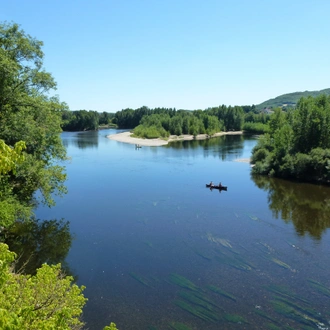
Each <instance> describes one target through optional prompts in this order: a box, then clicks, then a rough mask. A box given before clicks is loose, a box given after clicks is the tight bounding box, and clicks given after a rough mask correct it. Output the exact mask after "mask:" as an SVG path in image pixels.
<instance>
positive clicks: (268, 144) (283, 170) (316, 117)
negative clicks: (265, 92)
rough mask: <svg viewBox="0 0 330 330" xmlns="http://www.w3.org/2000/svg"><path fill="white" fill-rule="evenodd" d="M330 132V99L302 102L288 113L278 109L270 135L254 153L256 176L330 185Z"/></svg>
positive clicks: (270, 125)
mask: <svg viewBox="0 0 330 330" xmlns="http://www.w3.org/2000/svg"><path fill="white" fill-rule="evenodd" d="M329 132H330V96H326V95H321V96H318V97H316V98H312V97H309V98H301V99H300V101H299V102H298V104H297V108H296V109H295V110H292V111H290V112H288V113H285V112H283V111H281V110H280V109H277V110H276V111H275V112H274V114H273V115H272V116H271V118H270V121H269V134H265V135H264V136H263V137H261V138H260V140H259V142H258V144H257V145H256V147H255V148H254V149H253V152H252V163H254V164H255V166H254V167H253V172H254V173H258V174H268V175H272V176H277V177H283V178H292V179H299V180H304V181H317V182H323V183H328V182H329V180H330V135H329Z"/></svg>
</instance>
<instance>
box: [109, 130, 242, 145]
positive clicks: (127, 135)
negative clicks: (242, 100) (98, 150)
mask: <svg viewBox="0 0 330 330" xmlns="http://www.w3.org/2000/svg"><path fill="white" fill-rule="evenodd" d="M132 134H133V133H131V132H123V133H117V134H110V135H107V138H108V139H110V140H114V141H118V142H123V143H129V144H138V145H140V146H145V147H160V146H164V145H167V144H169V143H170V142H175V141H191V140H194V139H195V140H206V139H208V138H213V137H217V136H222V135H241V134H243V131H235V132H219V133H215V134H213V135H211V136H208V135H207V134H199V135H197V136H196V138H194V136H193V135H188V134H184V135H180V136H177V135H170V137H169V138H168V139H167V140H163V139H160V138H157V139H142V138H135V137H132V136H131V135H132Z"/></svg>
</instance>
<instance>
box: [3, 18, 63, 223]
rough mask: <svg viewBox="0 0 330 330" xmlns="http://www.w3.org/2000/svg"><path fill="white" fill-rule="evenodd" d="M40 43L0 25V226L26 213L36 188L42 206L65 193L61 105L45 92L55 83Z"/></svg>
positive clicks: (23, 216)
mask: <svg viewBox="0 0 330 330" xmlns="http://www.w3.org/2000/svg"><path fill="white" fill-rule="evenodd" d="M42 45H43V44H42V42H41V41H38V40H36V39H34V38H32V37H31V36H29V35H28V34H26V33H25V32H24V31H23V30H22V29H20V27H19V25H17V24H8V23H3V24H0V140H2V142H1V147H0V148H1V164H0V166H1V168H2V172H1V173H2V175H1V177H0V180H1V188H0V204H1V206H2V208H1V209H2V211H0V225H5V226H7V225H8V224H10V223H12V222H13V221H14V220H15V218H26V217H28V216H29V215H30V214H31V213H30V212H27V211H28V210H29V209H31V207H32V206H34V205H35V200H34V193H35V192H36V191H37V190H39V191H40V193H41V194H40V196H41V201H42V202H44V203H45V204H47V205H53V203H54V201H53V197H52V195H53V194H54V193H55V194H61V193H64V192H65V187H64V181H65V178H66V176H65V173H64V167H62V166H59V164H58V163H57V161H58V160H64V159H65V157H66V154H65V148H64V147H63V145H62V141H61V138H60V132H61V127H60V124H61V113H62V111H63V110H64V109H67V106H66V104H65V103H61V102H60V101H59V99H58V97H49V96H48V95H47V94H48V92H49V91H50V90H52V89H55V87H56V83H55V81H54V79H53V77H52V76H51V75H50V74H49V73H48V72H46V71H45V70H44V69H43V57H44V54H43V52H42ZM20 141H24V142H20ZM17 143H18V144H17ZM23 144H24V148H23ZM17 148H20V150H18V149H17ZM10 149H11V150H12V151H10ZM16 151H19V152H20V153H19V154H20V156H19V157H20V158H16V159H12V162H13V163H12V165H13V164H14V163H15V166H14V168H11V167H12V165H10V164H9V163H8V153H9V152H10V153H12V154H13V155H14V154H15V152H16ZM6 159H7V160H6ZM8 166H9V167H8ZM4 172H5V174H4Z"/></svg>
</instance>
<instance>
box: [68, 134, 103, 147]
mask: <svg viewBox="0 0 330 330" xmlns="http://www.w3.org/2000/svg"><path fill="white" fill-rule="evenodd" d="M98 134H99V133H98V131H88V132H78V133H77V132H75V133H64V134H62V141H63V145H64V146H65V147H66V148H67V147H69V146H75V147H78V149H93V148H98V144H99V135H98ZM67 135H68V136H67Z"/></svg>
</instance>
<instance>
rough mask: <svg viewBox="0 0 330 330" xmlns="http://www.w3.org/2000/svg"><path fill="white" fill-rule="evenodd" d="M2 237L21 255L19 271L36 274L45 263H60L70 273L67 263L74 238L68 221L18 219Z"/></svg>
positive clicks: (18, 264)
mask: <svg viewBox="0 0 330 330" xmlns="http://www.w3.org/2000/svg"><path fill="white" fill-rule="evenodd" d="M2 239H3V240H4V242H5V243H6V244H8V246H9V249H10V251H13V252H15V253H16V254H17V256H18V258H17V261H16V263H15V268H16V270H17V271H20V272H23V273H25V274H35V273H36V270H37V268H40V267H41V266H42V264H43V263H47V264H50V265H51V264H58V263H61V264H62V269H63V270H64V272H65V273H66V274H70V275H71V272H70V270H69V267H68V265H67V264H66V263H65V258H66V256H67V254H68V252H69V249H70V247H71V244H72V239H73V237H72V235H71V233H70V228H69V222H68V221H64V220H63V219H62V220H44V221H40V220H37V219H33V220H31V221H29V222H16V223H15V224H14V225H12V226H11V227H10V228H9V229H8V230H6V232H4V233H3V237H2Z"/></svg>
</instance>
